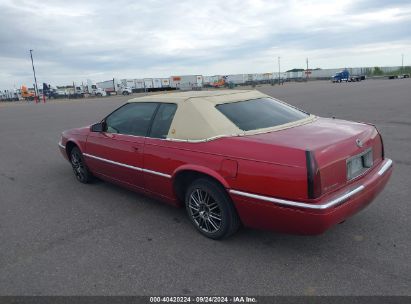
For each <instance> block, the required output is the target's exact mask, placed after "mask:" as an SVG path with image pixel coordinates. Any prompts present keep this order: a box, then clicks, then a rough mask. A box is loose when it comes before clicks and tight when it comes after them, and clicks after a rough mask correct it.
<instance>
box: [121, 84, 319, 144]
mask: <svg viewBox="0 0 411 304" xmlns="http://www.w3.org/2000/svg"><path fill="white" fill-rule="evenodd" d="M262 97H269V98H272V97H271V96H268V95H265V94H263V93H261V92H259V91H256V90H218V91H189V92H179V93H166V94H158V95H150V96H144V97H138V98H134V99H131V100H129V102H164V103H175V104H177V111H176V114H175V116H174V119H173V122H172V123H171V127H170V131H169V133H168V136H167V139H170V140H184V141H204V140H211V139H215V138H218V137H223V136H241V135H250V134H258V133H264V132H271V131H276V130H282V129H285V128H291V127H294V126H298V125H301V124H306V123H309V122H311V121H313V120H314V119H316V118H315V116H313V115H310V116H308V117H307V118H304V119H302V120H298V121H295V122H291V123H288V124H284V125H281V126H275V127H271V128H264V129H258V130H251V131H243V130H240V129H239V128H238V127H237V126H236V125H235V124H234V123H232V122H231V121H230V120H229V119H228V118H227V117H226V116H225V115H224V114H222V113H221V112H220V111H218V110H217V109H216V108H215V106H216V105H218V104H223V103H231V102H237V101H244V100H249V99H256V98H262Z"/></svg>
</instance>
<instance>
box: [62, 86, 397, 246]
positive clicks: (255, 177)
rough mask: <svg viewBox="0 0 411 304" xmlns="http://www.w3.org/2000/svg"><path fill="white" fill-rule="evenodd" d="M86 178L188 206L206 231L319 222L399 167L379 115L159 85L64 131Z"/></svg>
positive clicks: (347, 207)
mask: <svg viewBox="0 0 411 304" xmlns="http://www.w3.org/2000/svg"><path fill="white" fill-rule="evenodd" d="M59 147H60V150H61V152H62V154H63V156H64V157H65V158H66V159H67V160H69V161H70V162H71V165H72V167H73V170H74V173H75V176H76V178H77V179H78V181H80V182H82V183H88V182H89V181H91V179H92V177H94V176H95V177H98V178H101V179H103V180H107V181H110V182H113V183H116V184H119V185H122V186H125V187H127V188H129V189H132V190H135V191H141V192H144V193H146V194H148V195H151V196H154V197H156V198H159V199H161V200H164V201H165V202H167V203H169V204H172V205H175V206H185V208H186V209H187V213H188V216H189V218H190V219H191V222H192V223H193V225H194V226H195V227H196V228H197V229H198V231H200V232H201V233H202V234H203V235H205V236H207V237H209V238H213V239H220V238H224V237H227V236H229V235H231V234H233V233H234V232H235V231H236V230H237V229H238V228H239V226H240V225H241V224H243V225H244V226H247V227H253V228H262V229H272V230H276V231H280V232H286V233H296V234H318V233H322V232H324V231H325V230H326V229H328V228H330V227H331V226H333V225H335V224H337V223H340V222H343V221H344V220H345V219H347V218H348V217H350V216H351V215H353V214H355V213H356V212H358V211H359V210H361V209H363V208H364V207H366V206H367V205H368V204H369V203H370V202H371V201H372V200H373V199H374V198H375V197H376V196H377V194H378V193H379V192H380V191H381V190H382V189H383V188H384V186H385V185H386V183H387V181H388V179H389V178H390V176H391V173H392V164H393V162H392V160H390V159H388V158H385V156H384V146H383V142H382V138H381V135H380V134H379V133H378V131H377V129H376V128H375V127H374V126H373V125H370V124H365V123H358V122H350V121H345V120H339V119H334V118H321V117H317V116H314V115H311V114H309V113H306V112H304V111H301V110H299V109H297V108H295V107H293V106H290V105H288V104H286V103H284V102H282V101H279V100H276V99H274V98H272V97H270V96H267V95H265V94H262V93H260V92H258V91H236V90H229V91H224V90H223V91H207V92H201V91H199V92H183V93H170V94H162V95H151V96H145V97H141V98H136V99H132V100H130V101H128V102H127V103H126V104H125V105H123V106H121V107H120V108H118V109H117V110H115V111H114V112H112V113H111V114H109V115H107V117H105V118H104V119H103V120H102V121H101V122H99V123H96V124H94V125H91V126H88V127H83V128H79V129H72V130H68V131H65V132H63V134H62V137H61V141H60V143H59Z"/></svg>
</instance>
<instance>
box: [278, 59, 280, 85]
mask: <svg viewBox="0 0 411 304" xmlns="http://www.w3.org/2000/svg"><path fill="white" fill-rule="evenodd" d="M280 58H281V57H280V56H278V85H280V83H281V78H280V75H281V74H280V73H281V72H280V71H281V69H280Z"/></svg>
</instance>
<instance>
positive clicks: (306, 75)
mask: <svg viewBox="0 0 411 304" xmlns="http://www.w3.org/2000/svg"><path fill="white" fill-rule="evenodd" d="M306 61H307V69H306V70H305V79H306V81H308V57H307V59H306Z"/></svg>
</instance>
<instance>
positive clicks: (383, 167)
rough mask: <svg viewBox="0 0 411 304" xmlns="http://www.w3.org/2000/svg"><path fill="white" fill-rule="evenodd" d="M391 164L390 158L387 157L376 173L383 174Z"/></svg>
mask: <svg viewBox="0 0 411 304" xmlns="http://www.w3.org/2000/svg"><path fill="white" fill-rule="evenodd" d="M391 166H392V160H391V159H389V158H388V159H387V162H386V163H385V165H384V166H382V167H381V169H380V170H379V171H378V175H383V174H384V173H385V172H386V171H387V170H388V169H389V168H390V167H391Z"/></svg>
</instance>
